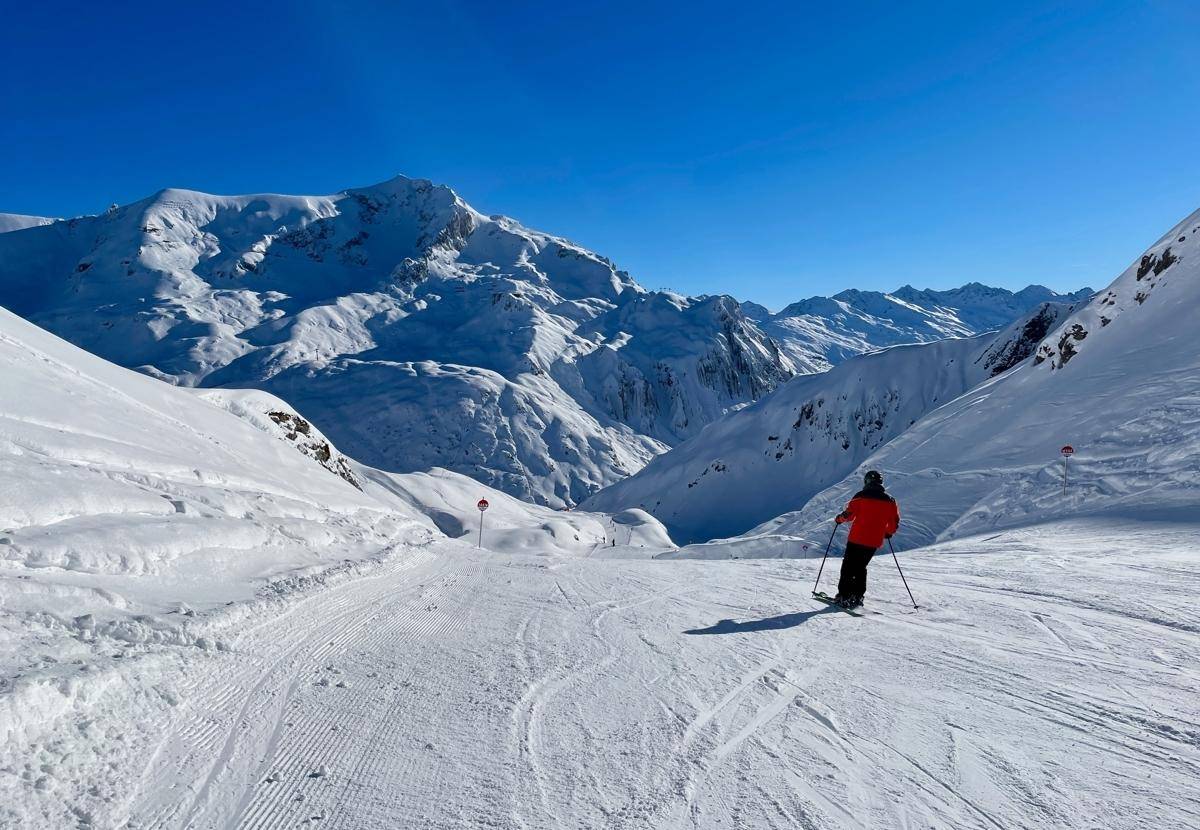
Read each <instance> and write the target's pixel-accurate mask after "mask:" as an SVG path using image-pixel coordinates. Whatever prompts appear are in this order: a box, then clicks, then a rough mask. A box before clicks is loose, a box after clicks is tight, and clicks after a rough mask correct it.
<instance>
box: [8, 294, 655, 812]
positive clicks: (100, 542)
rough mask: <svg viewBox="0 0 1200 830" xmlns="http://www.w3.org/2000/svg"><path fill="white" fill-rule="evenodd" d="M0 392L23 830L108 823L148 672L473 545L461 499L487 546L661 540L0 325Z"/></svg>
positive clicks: (155, 707)
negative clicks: (277, 616)
mask: <svg viewBox="0 0 1200 830" xmlns="http://www.w3.org/2000/svg"><path fill="white" fill-rule="evenodd" d="M0 379H2V380H3V382H2V383H0V736H2V737H3V740H2V745H3V749H2V750H0V826H5V827H7V826H14V827H15V826H37V822H34V821H33V818H32V817H33V816H37V815H43V813H42V812H41V810H42V808H41V807H35V806H31V805H37V804H41V803H43V802H45V803H47V804H49V803H57V804H58V808H56V809H60V812H58V813H53V815H54V816H56V818H54V819H45V821H44V826H49V827H60V826H63V824H62V822H63V821H66V820H67V817H68V813H66V812H61V810H66V809H68V807H69V806H72V805H93V806H94V807H95V809H100V810H101V812H100V813H98V814H97V815H100V816H109V817H111V816H112V815H116V813H113V812H111V810H108V811H107V812H106V811H105V810H106V809H107V808H105V807H104V805H105V804H107V803H109V802H111V804H110V807H112V809H117V808H118V807H119V805H120V804H124V803H126V802H127V800H128V798H129V796H130V792H129V790H130V787H131V786H132V784H131V779H129V778H128V777H126V776H128V774H129V771H130V770H131V769H135V768H140V765H141V764H143V763H144V762H145V760H146V756H145V755H144V754H143V753H144V750H145V749H146V743H145V742H146V741H147V740H149V739H150V738H151V737H152V735H151V733H149V732H146V731H145V729H146V727H144V725H143V724H142V723H141V721H140V719H141V718H142V717H143V716H145V717H147V718H149V719H150V721H153V717H154V714H155V713H161V712H167V711H169V709H170V707H171V706H173V705H174V704H175V702H177V699H176V697H175V696H174V693H172V692H170V691H167V690H166V688H165V687H163V686H162V685H161V683H162V682H164V681H163V678H164V677H165V673H167V672H169V671H173V670H176V669H180V668H181V667H183V666H194V667H197V670H201V671H203V668H202V667H203V664H204V661H205V660H206V659H207V657H208V656H211V655H212V654H214V653H216V652H218V651H221V650H222V649H226V648H228V647H229V646H228V639H227V638H228V637H229V636H231V635H232V634H233V633H236V632H237V631H239V630H240V628H241V627H242V626H243V625H245V624H247V620H253V619H260V618H264V617H266V616H270V615H272V614H274V613H276V612H279V611H280V610H281V609H285V608H286V607H288V605H289V603H290V602H291V601H293V600H294V599H295V598H296V597H299V596H304V595H307V594H309V593H312V592H314V591H318V590H321V589H323V588H324V587H327V586H329V585H333V584H338V583H339V582H342V581H347V580H350V579H351V578H352V577H354V576H356V575H360V574H363V573H367V572H370V571H372V570H373V569H375V568H378V567H380V566H381V563H384V562H387V563H391V566H394V567H401V566H402V565H403V563H405V562H407V561H409V560H410V559H412V558H413V557H416V556H428V554H426V553H422V551H424V550H425V549H426V548H428V546H429V545H430V544H431V542H433V541H434V540H443V539H445V538H446V537H447V536H448V537H450V538H467V539H471V540H473V539H475V532H474V531H475V530H476V529H477V528H478V513H477V512H476V511H475V509H474V508H475V503H476V501H477V500H478V499H479V498H480V497H481V496H482V497H486V498H488V500H489V501H490V502H491V505H492V507H491V509H490V510H489V511H488V526H487V535H486V536H485V540H486V541H487V543H488V545H489V546H491V547H492V548H493V549H498V550H505V551H521V550H530V551H534V552H536V553H537V554H539V555H554V554H560V555H578V556H582V555H586V554H588V553H591V552H594V551H595V550H597V549H599V548H601V547H602V546H604V545H605V544H606V543H607V542H610V541H611V540H612V539H613V538H616V539H618V540H619V541H621V542H622V543H623V544H626V545H630V544H632V545H634V546H637V545H642V544H649V543H652V544H655V545H656V546H662V545H664V544H665V545H667V546H669V545H670V542H669V540H667V538H666V534H665V532H663V530H662V528H661V526H659V525H658V524H657V523H656V522H654V520H653V519H651V518H650V517H649V516H646V515H645V514H642V515H640V516H633V517H627V518H626V519H625V520H624V521H623V522H622V524H621V525H620V527H618V526H617V525H616V524H614V522H613V519H612V518H610V517H607V516H594V515H587V514H575V513H563V512H560V511H555V510H551V509H549V508H541V507H536V506H533V505H528V504H525V503H522V502H519V501H517V500H515V499H513V498H511V497H510V496H507V495H505V494H503V493H500V492H497V491H495V490H492V489H490V488H487V487H485V486H483V485H481V484H479V483H478V482H475V481H473V480H471V479H468V478H465V477H463V476H460V475H458V474H456V473H451V472H448V471H445V470H437V469H435V470H431V471H429V472H427V473H422V474H412V475H392V474H388V473H383V472H381V471H378V470H374V469H371V468H368V467H364V466H362V465H360V464H358V463H357V462H355V461H353V460H351V459H349V458H347V457H346V456H344V455H342V454H341V453H340V452H339V451H338V449H337V448H336V447H335V446H333V445H332V444H331V443H330V442H329V441H328V439H326V437H325V436H324V435H323V434H322V433H321V431H320V430H319V429H317V428H316V427H315V426H314V425H313V424H312V423H310V422H309V421H307V420H306V419H305V418H303V417H302V416H301V415H300V414H298V413H297V412H296V411H295V410H293V409H292V408H290V407H289V406H288V405H287V404H285V403H284V402H283V401H281V400H279V399H278V398H275V397H273V396H271V395H268V394H267V393H264V392H260V391H253V390H251V391H245V390H231V389H218V390H190V389H179V388H176V387H173V386H170V385H168V384H165V383H162V382H161V381H158V380H155V379H153V378H149V377H146V376H144V375H141V374H138V373H135V372H132V371H129V370H127V369H123V368H119V367H117V366H114V365H113V364H111V363H108V362H106V361H104V360H102V359H100V358H98V357H95V356H94V355H91V354H88V353H86V352H84V351H82V350H81V349H79V348H77V347H75V346H72V345H70V344H68V343H66V342H64V341H62V340H60V339H59V338H57V337H55V336H53V335H51V334H49V333H47V332H45V331H43V330H41V329H38V328H37V327H35V326H33V325H32V324H30V323H28V322H27V321H24V320H22V319H20V318H18V317H16V316H15V315H13V314H11V313H10V312H8V311H6V310H4V309H0ZM618 518H620V517H618ZM94 722H102V723H103V724H104V725H103V726H97V727H95V729H92V728H91V727H89V726H88V725H89V724H91V723H94ZM148 722H149V721H148ZM105 770H108V772H105ZM89 787H94V788H95V791H94V792H92V793H87V794H85V790H86V789H87V788H89ZM22 805H24V806H22ZM112 805H116V806H112ZM92 809H93V808H92V807H88V808H87V810H85V811H84V812H81V813H80V816H81V817H82V816H84V815H86V814H87V813H88V812H90V811H91V810H92ZM6 811H7V812H6ZM45 815H50V814H45ZM9 822H13V823H11V824H10V823H9ZM30 822H33V823H30ZM93 826H97V827H109V826H117V825H116V824H115V823H110V821H109V820H108V819H105V818H100V819H98V820H97V821H96V822H94V824H93Z"/></svg>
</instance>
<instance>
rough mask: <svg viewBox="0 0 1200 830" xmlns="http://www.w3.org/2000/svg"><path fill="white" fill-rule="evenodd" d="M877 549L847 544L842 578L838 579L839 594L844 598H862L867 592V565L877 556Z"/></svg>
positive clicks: (852, 543) (851, 543)
mask: <svg viewBox="0 0 1200 830" xmlns="http://www.w3.org/2000/svg"><path fill="white" fill-rule="evenodd" d="M875 551H876V548H869V547H867V546H866V545H856V544H855V543H854V542H847V543H846V555H845V556H843V557H842V576H841V578H840V579H838V593H839V594H841V595H842V596H844V597H861V596H862V595H863V594H865V593H866V592H867V565H868V564H869V563H870V562H871V557H872V556H874V555H875Z"/></svg>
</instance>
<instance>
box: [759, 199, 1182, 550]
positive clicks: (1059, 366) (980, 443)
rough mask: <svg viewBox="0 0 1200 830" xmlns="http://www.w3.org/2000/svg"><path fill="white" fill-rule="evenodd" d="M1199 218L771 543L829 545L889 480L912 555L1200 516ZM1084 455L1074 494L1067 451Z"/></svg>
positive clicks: (1074, 464)
mask: <svg viewBox="0 0 1200 830" xmlns="http://www.w3.org/2000/svg"><path fill="white" fill-rule="evenodd" d="M1198 309H1200V212H1197V213H1195V214H1193V215H1191V216H1189V217H1188V218H1187V219H1186V220H1184V221H1183V222H1181V223H1180V224H1179V225H1177V226H1176V227H1175V228H1173V229H1171V231H1170V232H1169V233H1168V234H1166V235H1165V236H1164V237H1163V238H1162V239H1160V240H1159V241H1158V242H1157V243H1155V244H1154V245H1153V246H1152V247H1151V248H1150V249H1149V250H1148V251H1146V253H1145V254H1144V255H1143V256H1141V257H1140V258H1139V259H1138V260H1137V261H1136V262H1135V263H1134V264H1133V265H1131V266H1130V267H1129V268H1128V269H1127V270H1126V271H1125V272H1124V273H1123V274H1121V275H1120V276H1119V277H1118V278H1117V279H1116V280H1115V281H1114V282H1113V283H1112V285H1111V286H1109V287H1108V288H1107V289H1106V290H1104V291H1102V292H1100V293H1099V294H1097V295H1096V297H1095V299H1093V300H1092V301H1091V302H1090V303H1089V304H1087V305H1086V306H1085V307H1083V308H1082V309H1080V310H1078V311H1076V312H1074V313H1073V314H1071V315H1069V316H1068V317H1067V318H1066V319H1065V320H1064V321H1063V322H1061V323H1060V324H1059V326H1058V327H1057V328H1056V329H1055V330H1054V331H1053V332H1051V333H1050V334H1049V335H1048V336H1047V337H1045V338H1044V339H1043V340H1042V342H1041V343H1040V344H1038V346H1037V348H1036V349H1035V353H1034V356H1033V357H1032V358H1030V359H1029V360H1027V361H1026V362H1024V363H1022V364H1021V365H1019V366H1018V367H1016V368H1015V369H1013V370H1011V371H1010V372H1007V373H1005V374H1004V375H1001V376H1000V377H998V378H996V379H994V380H991V381H988V382H985V383H983V384H982V385H980V386H978V387H976V388H975V389H973V390H972V391H971V392H969V393H968V394H966V395H964V396H962V397H961V398H959V399H958V400H956V401H954V402H953V403H951V404H949V405H947V406H944V407H942V408H941V409H939V410H937V411H936V412H933V413H931V414H930V415H928V416H927V417H926V418H924V419H922V420H921V421H920V422H918V423H917V424H916V426H914V427H913V428H912V429H910V430H908V431H907V432H905V433H904V434H903V435H901V436H900V437H899V438H897V439H896V440H894V441H892V442H891V443H889V444H887V445H886V446H884V447H883V448H882V449H880V450H879V451H878V452H876V453H873V454H872V455H870V456H869V457H867V458H866V459H865V460H864V461H863V463H862V464H860V465H859V466H858V468H857V469H856V470H855V471H854V472H853V473H851V474H850V475H849V476H848V477H847V478H846V479H845V480H844V481H841V482H839V483H838V484H836V485H835V486H833V487H831V488H830V489H828V490H826V491H825V492H823V493H821V494H820V495H818V496H817V497H815V498H814V499H813V500H812V501H811V502H809V503H808V505H806V506H805V508H804V509H803V510H802V511H800V512H798V513H796V514H791V515H786V516H782V517H780V518H779V519H777V520H775V521H771V522H769V523H767V524H766V525H764V527H763V528H762V529H761V530H762V531H763V532H770V533H783V534H787V535H796V534H799V535H810V536H817V535H819V534H820V530H819V529H820V528H822V527H827V526H828V522H829V519H830V517H832V516H833V515H834V513H836V512H837V510H838V509H840V505H841V503H842V502H843V501H844V500H845V499H846V497H847V496H848V495H849V494H850V493H851V492H852V491H853V489H854V488H855V486H856V484H857V482H858V481H859V478H860V476H861V472H862V471H863V470H865V469H868V468H876V469H880V470H882V471H883V472H884V475H885V476H886V477H887V478H888V482H889V486H890V489H891V491H892V493H893V494H894V495H896V497H897V498H898V499H899V500H900V502H901V504H902V507H903V510H904V516H905V518H904V522H903V526H902V529H901V533H900V534H899V535H898V536H897V537H896V541H897V543H898V544H903V545H904V546H913V545H918V544H923V543H927V542H929V541H932V540H934V539H945V538H954V537H957V536H962V535H967V534H972V533H979V532H982V531H986V530H992V529H995V528H1003V527H1008V526H1012V525H1019V524H1028V523H1030V522H1036V521H1040V520H1044V519H1047V518H1056V517H1063V516H1071V515H1078V514H1085V515H1087V514H1105V515H1109V516H1115V515H1128V516H1135V517H1163V518H1166V517H1173V518H1186V517H1194V515H1195V514H1196V511H1197V510H1198V509H1200V477H1198V476H1197V468H1196V459H1197V457H1200V338H1198V337H1197V334H1196V332H1197V329H1198V327H1200V311H1198ZM1064 444H1071V445H1073V446H1074V448H1075V455H1074V457H1073V458H1072V459H1071V462H1070V467H1071V476H1070V478H1071V484H1070V489H1069V490H1068V491H1067V492H1066V493H1065V494H1064V492H1063V488H1062V474H1063V462H1062V459H1061V457H1060V456H1059V449H1060V448H1061V447H1062V446H1063V445H1064Z"/></svg>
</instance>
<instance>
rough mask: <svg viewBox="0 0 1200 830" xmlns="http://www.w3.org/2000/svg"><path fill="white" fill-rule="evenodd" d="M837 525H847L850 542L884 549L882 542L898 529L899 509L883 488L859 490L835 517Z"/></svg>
mask: <svg viewBox="0 0 1200 830" xmlns="http://www.w3.org/2000/svg"><path fill="white" fill-rule="evenodd" d="M835 521H836V522H837V523H838V524H842V523H843V522H853V524H852V525H850V541H851V542H853V543H854V544H856V545H865V546H866V547H868V548H879V547H882V546H883V540H884V539H886V538H888V537H889V536H891V535H892V534H893V533H895V532H896V530H897V529H898V528H899V527H900V508H899V507H898V506H897V505H896V500H895V499H894V498H892V497H891V496H889V495H888V494H887V493H886V492H884V490H883V488H882V487H880V488H869V489H866V490H860V491H859V492H858V494H857V495H855V497H854V498H852V499H850V503H849V504H848V505H846V509H845V510H843V511H842V512H841V513H839V514H838V517H837V519H835Z"/></svg>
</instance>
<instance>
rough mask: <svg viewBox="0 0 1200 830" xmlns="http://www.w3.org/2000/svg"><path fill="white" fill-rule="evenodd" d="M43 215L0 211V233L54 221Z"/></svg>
mask: <svg viewBox="0 0 1200 830" xmlns="http://www.w3.org/2000/svg"><path fill="white" fill-rule="evenodd" d="M54 221H55V220H54V219H50V218H48V217H45V216H24V215H22V214H20V213H0V233H8V232H9V231H19V230H24V229H25V228H36V227H40V226H42V225H49V224H50V223H51V222H54Z"/></svg>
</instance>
